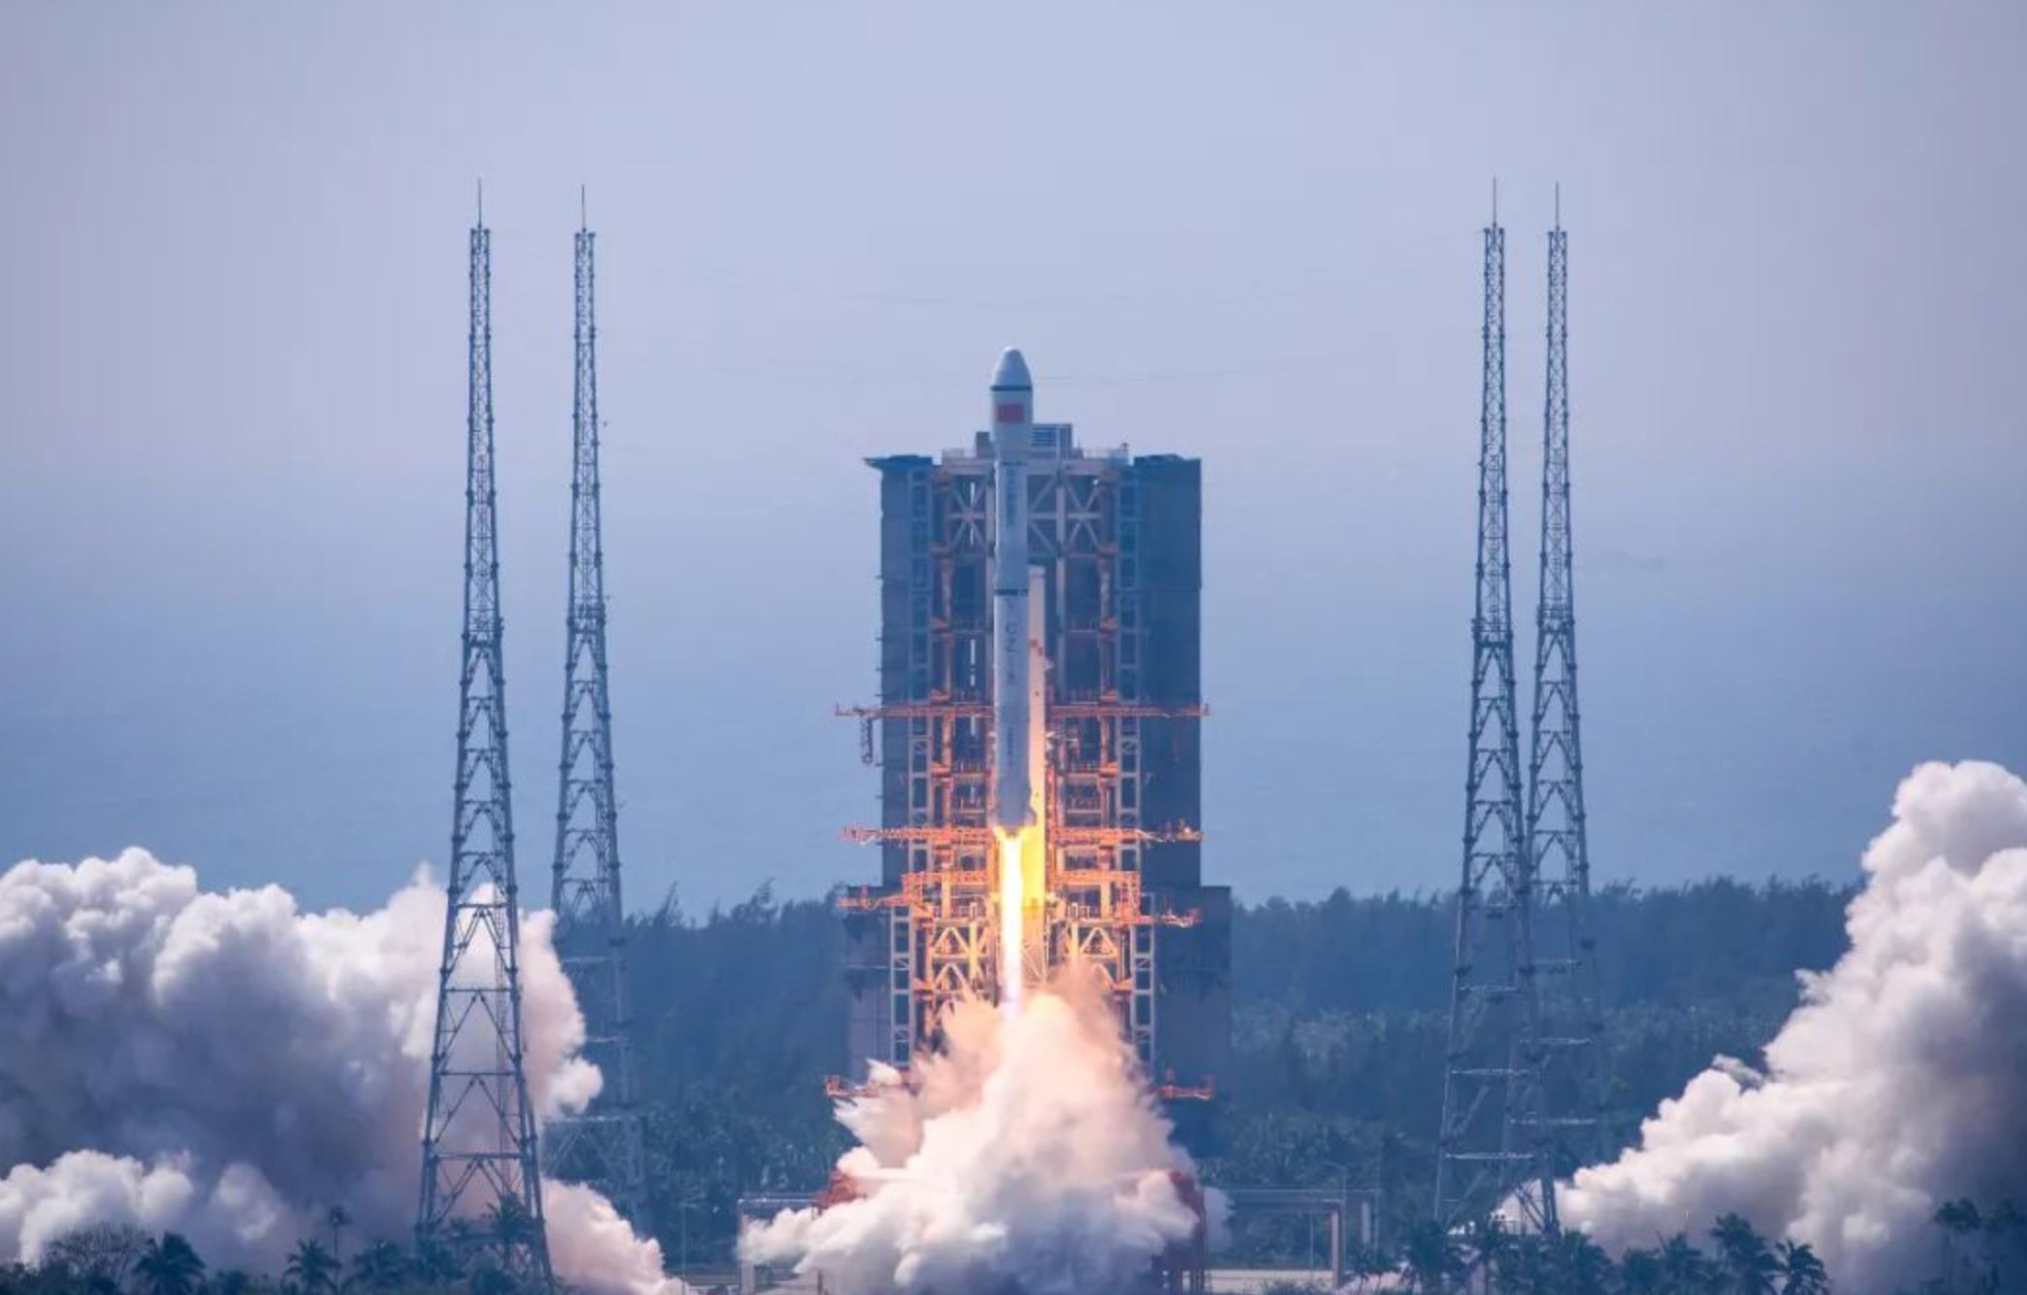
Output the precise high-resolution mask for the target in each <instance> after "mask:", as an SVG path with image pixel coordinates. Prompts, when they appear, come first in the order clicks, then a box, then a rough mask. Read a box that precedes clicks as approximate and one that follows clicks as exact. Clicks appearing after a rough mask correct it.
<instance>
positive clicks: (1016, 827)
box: [991, 349, 1045, 902]
mask: <svg viewBox="0 0 2027 1295" xmlns="http://www.w3.org/2000/svg"><path fill="white" fill-rule="evenodd" d="M1034 410H1035V393H1034V384H1033V382H1032V380H1031V379H1030V378H1029V377H1028V366H1027V362H1026V361H1025V360H1023V359H1022V358H1021V353H1020V352H1019V351H1016V350H1011V349H1010V350H1008V351H1007V352H1006V354H1004V355H1002V356H1001V357H1000V360H999V368H998V369H996V370H995V371H994V373H993V377H992V444H993V454H994V457H995V459H996V464H995V468H994V477H995V481H994V490H993V497H994V504H993V535H994V538H993V561H992V573H993V579H992V599H993V602H992V625H993V660H992V726H993V786H992V806H991V812H992V821H993V824H994V825H995V826H996V827H999V828H1001V829H1003V830H1005V831H1008V832H1018V831H1020V830H1021V829H1022V828H1024V827H1027V826H1029V825H1031V824H1033V823H1035V822H1037V821H1039V819H1040V817H1041V813H1040V804H1039V802H1040V799H1041V795H1042V781H1041V776H1040V769H1041V762H1042V755H1043V752H1042V749H1041V748H1042V738H1041V732H1040V730H1041V727H1042V723H1043V721H1044V719H1045V716H1044V715H1043V714H1042V701H1041V696H1040V694H1041V689H1042V683H1043V680H1042V678H1041V675H1042V671H1041V670H1040V669H1038V668H1037V667H1036V664H1035V661H1034V656H1035V654H1036V652H1037V651H1038V649H1039V647H1040V644H1039V639H1040V637H1041V635H1040V633H1039V632H1038V631H1037V629H1036V627H1035V626H1034V625H1033V624H1032V623H1031V618H1032V617H1034V616H1035V615H1036V614H1037V613H1038V612H1040V611H1041V610H1042V609H1041V608H1040V607H1038V606H1036V605H1035V599H1034V596H1033V593H1032V592H1031V591H1032V588H1033V585H1034V583H1035V582H1034V580H1033V577H1032V575H1031V573H1030V568H1029V565H1028V471H1027V458H1028V447H1029V443H1030V441H1031V439H1032V437H1033V434H1034ZM1030 902H1032V901H1030Z"/></svg>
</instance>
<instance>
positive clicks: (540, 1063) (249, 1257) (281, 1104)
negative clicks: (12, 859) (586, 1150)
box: [0, 850, 674, 1295]
mask: <svg viewBox="0 0 2027 1295" xmlns="http://www.w3.org/2000/svg"><path fill="white" fill-rule="evenodd" d="M443 915H444V895H443V891H442V890H441V889H439V888H438V887H436V886H434V885H432V884H431V883H430V882H429V881H428V880H427V879H426V878H424V877H421V876H418V878H417V879H416V880H415V881H414V882H413V883H412V884H410V885H409V886H407V887H405V888H403V889H402V890H401V891H399V892H397V893H396V894H395V896H394V897H393V898H392V899H391V900H390V901H389V902H388V904H387V906H386V907H385V908H383V909H381V910H379V911H378V912H374V913H368V914H364V915H358V914H353V913H349V912H345V911H343V910H333V911H331V912H328V913H303V912H299V911H298V910H297V908H296V904H295V900H294V899H293V898H291V897H290V895H289V894H288V892H286V891H284V890H282V889H280V888H279V887H276V886H266V887H262V888H260V889H258V890H234V891H229V892H226V893H224V894H217V893H208V892H205V891H203V890H201V889H200V888H199V886H198V882H197V875H196V873H195V872H193V871H192V870H191V869H189V868H187V867H171V866H169V865H166V864H163V863H161V862H158V861H157V860H156V859H154V858H153V857H152V856H150V855H149V854H148V853H146V852H145V851H142V850H128V851H126V852H125V853H123V854H121V855H120V856H119V857H118V858H115V859H110V860H106V859H87V860H85V861H84V862H82V863H79V864H76V865H75V866H71V865H62V864H44V863H37V862H27V863H22V864H18V865H16V866H15V867H14V868H12V869H10V870H9V871H7V872H6V873H5V874H4V875H0V1035H4V1037H5V1039H6V1046H5V1047H4V1048H0V1166H11V1169H9V1171H8V1172H7V1173H6V1175H5V1177H4V1178H0V1260H4V1259H22V1260H26V1261H29V1262H33V1261H35V1260H36V1259H38V1258H39V1257H40V1256H41V1254H42V1253H43V1251H44V1249H45V1248H46V1247H47V1246H48V1245H49V1244H50V1243H51V1242H53V1241H55V1240H56V1239H58V1238H59V1237H61V1236H62V1235H63V1234H64V1233H66V1232H69V1231H71V1230H73V1229H75V1228H77V1227H79V1226H81V1225H83V1224H86V1223H97V1222H111V1223H132V1224H135V1225H137V1226H139V1227H142V1228H144V1229H146V1230H148V1231H151V1232H159V1231H163V1230H168V1229H174V1230H176V1231H180V1232H183V1233H185V1234H187V1235H188V1236H189V1237H190V1238H191V1240H192V1242H193V1243H194V1244H195V1245H196V1246H197V1248H198V1249H199V1251H200V1252H202V1253H203V1254H205V1256H206V1257H207V1259H208V1260H209V1261H210V1262H211V1263H212V1265H213V1266H214V1267H220V1268H229V1267H243V1268H247V1269H251V1270H254V1271H266V1272H273V1271H277V1270H279V1268H280V1267H281V1265H282V1263H283V1262H284V1260H285V1258H286V1256H287V1253H288V1251H289V1250H290V1249H291V1248H292V1247H293V1246H294V1245H295V1243H296V1242H297V1241H298V1240H299V1239H301V1238H303V1237H306V1236H319V1235H323V1229H322V1227H321V1220H322V1218H323V1216H324V1213H325V1211H326V1210H327V1209H329V1208H330V1207H331V1206H334V1205H339V1206H343V1207H344V1208H345V1209H346V1211H347V1212H349V1213H350V1214H351V1216H352V1218H353V1219H354V1221H355V1228H356V1232H355V1235H356V1236H359V1237H376V1238H387V1239H392V1240H398V1241H406V1240H407V1238H408V1237H409V1235H410V1234H411V1230H412V1227H413V1222H414V1209H415V1198H416V1191H417V1185H418V1182H419V1176H420V1172H421V1163H420V1162H421V1148H420V1144H419V1139H420V1131H421V1126H422V1111H423V1105H424V1102H425V1101H426V1099H427V1095H428V1070H429V1051H430V1046H431V1042H432V1040H431V1032H432V1030H433V1027H434V1017H435V1011H436V977H437V962H438V959H439V957H440V955H441V950H442V940H443ZM550 926H551V916H550V914H548V913H542V912H533V913H528V914H526V915H525V916H524V918H523V920H522V923H521V937H522V938H521V943H522V949H521V972H522V991H523V997H522V1011H523V1033H524V1044H525V1048H526V1063H527V1067H528V1081H529V1086H530V1090H531V1094H530V1095H531V1099H532V1100H533V1101H534V1102H535V1104H536V1106H537V1108H538V1109H540V1110H542V1111H544V1112H547V1113H555V1112H558V1111H563V1110H571V1109H577V1108H580V1107H581V1106H582V1104H583V1103H584V1102H586V1101H588V1100H590V1098H591V1097H592V1096H594V1095H595V1094H596V1093H597V1091H598V1085H599V1082H600V1081H599V1075H598V1072H597V1069H596V1068H595V1067H593V1066H591V1065H590V1064H589V1063H587V1062H586V1061H584V1060H583V1059H582V1058H580V1057H578V1056H576V1055H575V1054H576V1051H577V1049H578V1048H579V1047H580V1046H581V1044H582V1043H583V1037H584V1024H583V1019H582V1017H581V1016H580V1015H579V1013H578V1010H577V1004H576V1000H575V998H574V996H573V995H572V994H571V992H570V985H569V981H568V980H567V979H566V978H565V976H564V973H563V968H562V965H561V964H560V963H559V962H558V960H557V958H556V954H555V950H554V949H553V947H552V946H551V944H550V940H549V936H550ZM587 1198H589V1199H587ZM543 1200H544V1205H545V1210H548V1211H553V1214H552V1218H551V1223H550V1235H551V1246H552V1251H553V1259H554V1262H555V1264H556V1266H557V1268H558V1271H559V1273H560V1274H561V1275H563V1276H565V1277H566V1278H568V1279H570V1280H572V1281H575V1282H577V1283H579V1284H581V1285H584V1286H586V1287H587V1288H589V1289H592V1290H595V1291H598V1292H601V1293H602V1295H648V1293H649V1292H655V1291H658V1290H661V1289H662V1288H663V1286H664V1283H663V1282H662V1279H661V1257H660V1250H659V1248H658V1247H657V1246H656V1245H655V1243H654V1242H652V1241H645V1242H643V1241H640V1240H637V1239H636V1238H634V1236H633V1235H632V1233H631V1231H630V1230H629V1229H628V1228H627V1227H626V1224H625V1223H624V1221H623V1220H620V1219H619V1218H618V1216H617V1215H616V1214H614V1213H613V1212H612V1210H611V1207H610V1206H609V1205H606V1204H605V1203H604V1202H603V1201H602V1200H599V1199H598V1198H597V1197H596V1195H595V1193H592V1192H590V1191H589V1190H588V1189H584V1188H577V1187H563V1186H561V1185H558V1184H546V1185H545V1191H544V1195H543ZM668 1289H674V1286H673V1284H672V1283H671V1284H669V1285H668Z"/></svg>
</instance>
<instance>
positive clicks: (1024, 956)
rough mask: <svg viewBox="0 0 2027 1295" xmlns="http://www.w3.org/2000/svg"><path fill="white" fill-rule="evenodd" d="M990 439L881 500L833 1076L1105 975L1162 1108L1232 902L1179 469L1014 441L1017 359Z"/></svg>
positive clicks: (921, 467) (1020, 376)
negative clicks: (949, 1027) (857, 883)
mask: <svg viewBox="0 0 2027 1295" xmlns="http://www.w3.org/2000/svg"><path fill="white" fill-rule="evenodd" d="M988 413H989V424H988V426H989V430H985V431H980V432H978V433H976V434H975V435H974V437H973V439H972V444H971V445H970V446H969V447H967V448H960V449H951V450H946V451H945V452H944V453H943V454H942V455H941V456H940V457H938V458H935V459H932V458H929V457H928V456H921V455H898V456H890V457H885V458H878V459H873V460H870V463H871V466H873V467H874V468H875V469H876V470H877V471H878V472H879V473H880V478H881V487H880V490H881V523H880V540H881V543H880V555H881V556H880V591H881V617H880V619H881V633H880V700H879V703H878V704H877V705H873V706H864V707H854V708H849V709H846V710H844V711H842V712H841V713H843V714H847V715H850V716H852V717H854V718H857V719H858V720H860V721H861V723H862V725H863V737H862V755H863V757H864V758H865V760H866V762H867V763H876V764H878V766H879V767H880V771H881V821H880V824H879V826H877V827H860V828H849V829H847V830H846V836H847V838H848V839H851V840H855V841H859V842H862V843H866V844H877V845H878V846H879V847H880V849H881V865H882V866H881V880H880V884H879V885H877V886H870V887H864V888H860V889H856V890H853V891H849V892H847V893H846V894H845V895H844V896H843V897H842V899H841V901H840V902H841V906H842V907H843V908H844V910H845V912H846V915H847V955H846V956H847V972H848V984H849V993H850V1012H851V1017H850V1022H849V1032H848V1037H849V1043H850V1051H851V1055H850V1060H851V1062H852V1064H853V1065H854V1066H855V1067H858V1070H857V1071H856V1072H855V1073H854V1075H853V1076H852V1079H853V1080H854V1081H862V1080H863V1079H864V1074H865V1072H864V1067H865V1065H866V1063H867V1062H868V1061H879V1062H882V1063H885V1064H888V1065H891V1066H895V1067H897V1068H900V1069H903V1070H905V1069H906V1068H907V1067H908V1065H909V1062H910V1060H911V1059H912V1058H913V1057H914V1055H915V1053H916V1050H917V1049H918V1048H920V1047H923V1046H925V1045H928V1044H932V1043H933V1041H934V1039H935V1038H936V1034H937V1030H938V1024H939V1022H940V1020H941V1019H942V1017H943V1015H944V1013H945V1012H946V1011H947V1010H948V1008H949V1007H950V1005H951V1004H953V1003H955V1002H958V1001H965V1000H978V999H983V1000H986V1001H997V1002H1002V1003H1016V1002H1018V1001H1019V999H1020V996H1021V994H1022V992H1023V990H1024V989H1025V987H1027V986H1029V985H1033V984H1038V983H1040V982H1041V981H1043V980H1045V979H1046V978H1047V977H1048V976H1049V975H1050V974H1051V973H1052V972H1053V971H1054V970H1055V969H1056V968H1059V967H1062V966H1066V965H1069V964H1072V963H1075V964H1079V965H1082V966H1085V967H1089V968H1094V969H1095V970H1096V971H1097V972H1099V973H1100V974H1102V976H1103V977H1104V980H1105V983H1106V985H1107V986H1108V987H1109V989H1110V991H1111V993H1112V995H1113V997H1114V998H1115V1000H1116V1002H1117V1004H1118V1007H1119V1014H1120V1021H1121V1027H1122V1030H1123V1031H1124V1033H1125V1036H1126V1037H1127V1038H1128V1039H1129V1040H1130V1041H1131V1042H1132V1045H1133V1047H1134V1050H1135V1052H1136V1053H1137V1055H1138V1056H1139V1058H1140V1060H1141V1062H1142V1064H1143V1065H1144V1066H1145V1067H1146V1070H1147V1073H1148V1074H1149V1075H1150V1077H1153V1078H1157V1079H1160V1080H1165V1081H1167V1085H1168V1091H1169V1092H1170V1093H1171V1095H1182V1094H1188V1095H1198V1096H1201V1095H1208V1093H1209V1092H1210V1091H1211V1090H1212V1086H1213V1084H1214V1079H1213V1076H1215V1075H1216V1074H1217V1073H1218V1072H1219V1071H1221V1070H1222V1069H1224V1068H1225V1061H1226V1057H1227V1055H1228V1054H1229V1051H1230V1036H1231V1000H1230V979H1231V977H1230V966H1231V950H1230V894H1229V891H1228V890H1227V889H1226V888H1224V887H1211V886H1205V885H1203V881H1202V863H1201V847H1200V842H1201V840H1202V835H1201V830H1200V823H1201V811H1202V773H1201V750H1202V747H1201V741H1200V734H1199V730H1200V728H1201V721H1202V719H1203V717H1204V715H1205V708H1204V705H1203V698H1202V692H1201V678H1200V661H1201V650H1200V627H1201V615H1200V603H1201V591H1202V503H1201V500H1202V487H1201V481H1202V476H1201V470H1200V469H1201V465H1200V464H1199V462H1198V461H1197V460H1194V459H1184V458H1179V457H1176V456H1172V455H1152V456H1149V455H1142V456H1139V457H1135V456H1133V455H1132V454H1131V453H1130V452H1129V451H1127V450H1126V449H1124V448H1120V449H1115V450H1107V451H1102V452H1098V453H1092V452H1089V451H1086V450H1085V449H1084V448H1082V447H1081V446H1079V445H1078V444H1077V443H1076V438H1075V434H1074V429H1073V427H1072V426H1071V425H1070V424H1068V423H1041V422H1036V421H1035V418H1034V386H1033V382H1032V380H1031V378H1030V376H1029V373H1028V369H1027V365H1026V363H1025V361H1024V360H1023V358H1022V356H1021V354H1020V352H1018V351H1011V350H1010V351H1008V352H1007V353H1006V354H1005V355H1004V356H1002V357H1001V360H1000V363H999V367H998V369H997V371H996V372H995V373H994V375H993V380H992V386H991V391H990V395H989V401H988Z"/></svg>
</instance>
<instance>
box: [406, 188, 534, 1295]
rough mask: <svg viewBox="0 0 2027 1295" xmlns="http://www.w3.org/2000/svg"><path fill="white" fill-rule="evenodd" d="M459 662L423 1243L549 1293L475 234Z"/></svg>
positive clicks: (481, 241)
mask: <svg viewBox="0 0 2027 1295" xmlns="http://www.w3.org/2000/svg"><path fill="white" fill-rule="evenodd" d="M469 346H470V350H469V364H468V375H467V376H468V382H469V387H468V401H469V403H468V415H467V423H466V482H465V553H464V653H463V656H464V660H463V669H462V676H461V682H460V685H459V695H458V729H457V782H456V784H455V790H454V794H453V798H452V815H451V847H450V876H449V878H448V880H447V883H446V886H445V890H446V900H447V903H446V908H445V912H444V927H443V961H442V964H441V967H440V971H439V976H438V982H437V995H436V1027H435V1040H434V1042H433V1043H432V1045H431V1047H430V1059H429V1106H428V1113H427V1116H426V1117H425V1120H424V1124H423V1133H422V1193H421V1197H422V1198H421V1204H420V1207H419V1209H418V1211H417V1215H416V1243H417V1247H418V1249H419V1250H422V1251H425V1252H427V1251H432V1250H439V1249H441V1250H448V1251H449V1252H451V1253H452V1254H453V1255H454V1256H456V1257H457V1258H459V1259H461V1260H463V1261H465V1262H469V1263H477V1264H483V1265H491V1266H496V1267H497V1268H499V1269H500V1270H501V1271H503V1272H504V1273H506V1274H507V1275H509V1276H511V1277H512V1278H513V1279H514V1280H515V1281H517V1282H519V1283H521V1284H522V1285H524V1286H528V1287H531V1288H533V1289H535V1290H537V1291H549V1290H552V1289H553V1288H554V1278H553V1276H552V1274H551V1272H550V1268H549V1245H548V1238H547V1235H546V1232H545V1229H544V1225H543V1218H542V1180H541V1172H540V1166H539V1164H538V1160H537V1147H536V1141H535V1114H534V1110H533V1108H532V1107H531V1106H530V1104H529V1101H528V1081H527V1075H526V1073H525V1071H524V1069H523V1065H522V1042H521V972H520V911H519V897H518V893H517V887H516V885H515V881H514V817H513V785H512V781H511V779H510V778H509V777H508V771H507V714H506V672H505V669H504V667H503V664H502V657H501V650H500V639H501V621H500V561H499V544H498V536H497V527H496V516H495V508H494V488H493V370H492V244H491V231H489V230H488V229H487V228H486V227H485V223H484V221H483V220H481V221H480V222H479V223H478V224H476V225H474V226H473V227H472V231H471V332H470V342H469Z"/></svg>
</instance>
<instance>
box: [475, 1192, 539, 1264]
mask: <svg viewBox="0 0 2027 1295" xmlns="http://www.w3.org/2000/svg"><path fill="white" fill-rule="evenodd" d="M486 1231H487V1233H488V1234H490V1235H491V1236H492V1238H493V1240H494V1241H496V1242H498V1243H499V1246H500V1249H501V1250H502V1251H506V1250H509V1249H511V1248H512V1247H514V1246H517V1245H521V1244H522V1243H524V1242H526V1241H528V1240H529V1239H531V1238H532V1237H533V1236H534V1235H535V1220H534V1219H533V1218H532V1217H530V1216H529V1214H528V1211H527V1209H526V1208H524V1207H523V1206H522V1204H521V1202H520V1200H519V1199H518V1198H516V1197H513V1196H502V1197H500V1198H499V1199H498V1200H496V1201H494V1202H493V1207H492V1208H491V1209H489V1210H487V1211H486Z"/></svg>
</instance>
